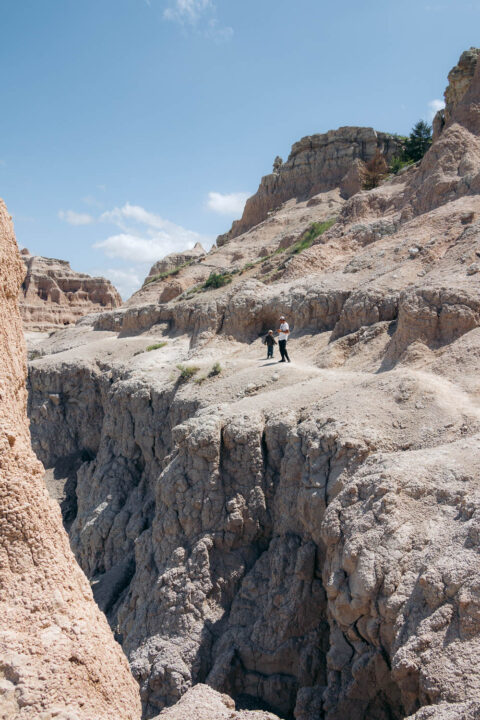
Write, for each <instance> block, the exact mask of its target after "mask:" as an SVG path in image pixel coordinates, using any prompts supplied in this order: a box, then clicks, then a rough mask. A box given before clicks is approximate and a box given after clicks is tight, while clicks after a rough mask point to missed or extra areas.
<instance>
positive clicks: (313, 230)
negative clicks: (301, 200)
mask: <svg viewBox="0 0 480 720" xmlns="http://www.w3.org/2000/svg"><path fill="white" fill-rule="evenodd" d="M335 222H336V218H330V220H325V222H314V223H312V224H311V225H310V227H309V228H308V229H307V230H305V232H304V233H303V235H302V236H301V238H300V240H298V241H297V242H296V243H294V244H293V245H291V246H290V247H289V248H288V252H289V253H290V254H291V255H297V254H298V253H301V252H302V251H303V250H307V249H308V248H309V247H311V246H312V245H313V243H314V241H315V240H316V239H317V237H319V236H320V235H323V233H324V232H326V231H327V230H329V229H330V228H331V227H332V225H333V224H334V223H335ZM276 252H277V251H276Z"/></svg>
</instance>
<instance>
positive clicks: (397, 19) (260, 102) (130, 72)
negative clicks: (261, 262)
mask: <svg viewBox="0 0 480 720" xmlns="http://www.w3.org/2000/svg"><path fill="white" fill-rule="evenodd" d="M0 9H1V24H2V41H1V43H0V62H1V68H2V89H1V98H2V109H1V112H0V196H1V197H3V198H4V200H5V201H6V202H7V205H8V207H9V210H10V212H11V213H12V215H13V217H14V221H15V227H16V232H17V239H18V242H19V244H20V245H22V246H26V247H28V248H29V249H30V251H31V252H32V253H34V254H40V255H46V256H50V257H60V258H63V259H66V260H69V261H70V262H71V265H72V267H73V268H74V269H75V270H79V271H83V272H89V273H92V274H104V275H106V276H108V277H110V278H111V279H112V280H113V282H114V283H115V284H116V285H117V287H119V289H120V290H121V292H122V294H123V295H124V297H128V295H129V294H130V293H131V292H132V291H133V290H134V289H135V287H136V286H138V285H139V284H140V283H141V281H142V280H143V278H144V276H145V275H146V273H147V271H148V268H149V266H150V265H151V264H152V263H153V261H154V260H156V259H158V258H159V257H161V256H162V255H163V254H165V253H167V252H171V251H172V250H174V249H184V248H185V247H187V246H188V245H191V244H192V243H193V242H195V241H196V240H200V241H203V242H204V243H205V244H206V245H210V244H211V243H212V242H213V241H214V239H215V237H216V236H217V235H218V234H219V233H221V232H225V231H226V230H227V229H228V228H229V227H230V224H231V222H232V220H233V219H235V218H236V217H238V216H239V215H240V214H241V208H242V204H243V202H244V199H245V197H246V196H247V195H248V194H251V193H253V192H255V190H256V188H257V186H258V182H259V180H260V178H261V176H262V175H264V174H266V173H268V172H270V170H271V166H272V162H273V159H274V157H275V156H276V155H277V154H280V155H281V156H282V157H283V158H284V159H285V158H286V157H287V155H288V153H289V150H290V146H291V144H292V143H293V142H295V141H296V140H298V139H300V138H301V137H302V136H304V135H308V134H312V133H315V132H324V131H326V130H329V129H331V128H336V127H339V126H341V125H369V126H373V127H375V128H376V129H378V130H384V131H390V132H398V133H402V134H408V132H409V130H410V128H411V127H412V125H413V124H414V123H415V122H416V121H417V120H418V119H419V118H426V119H430V117H431V107H432V106H431V103H434V102H435V101H436V102H437V103H438V102H439V101H441V100H442V97H443V91H444V89H445V85H446V78H447V74H448V71H449V70H450V68H451V67H452V66H453V65H454V64H455V63H456V62H457V59H458V57H459V55H460V53H461V52H462V51H463V50H464V49H466V48H468V47H470V46H471V45H476V44H478V42H479V41H480V37H479V35H478V32H477V35H475V32H474V30H475V28H477V30H478V28H479V27H480V23H479V21H480V3H478V2H472V1H469V2H466V1H464V0H438V1H437V0H404V1H403V2H401V3H399V2H398V1H395V2H393V1H391V0H364V1H363V2H359V1H358V0H344V2H342V3H339V2H323V1H322V0H295V2H293V1H291V0H288V1H287V0H0Z"/></svg>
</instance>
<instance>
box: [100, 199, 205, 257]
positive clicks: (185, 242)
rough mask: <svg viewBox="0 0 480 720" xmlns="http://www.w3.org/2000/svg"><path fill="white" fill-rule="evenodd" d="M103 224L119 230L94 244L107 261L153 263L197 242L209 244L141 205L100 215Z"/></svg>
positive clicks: (127, 204) (199, 236)
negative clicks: (108, 259) (110, 259)
mask: <svg viewBox="0 0 480 720" xmlns="http://www.w3.org/2000/svg"><path fill="white" fill-rule="evenodd" d="M100 220H101V221H102V222H108V223H111V224H113V225H115V226H116V227H117V228H118V229H120V230H122V232H121V233H116V234H114V235H110V236H109V237H107V238H105V240H101V241H99V242H97V243H95V244H94V246H93V247H94V248H96V249H98V250H102V251H103V252H104V253H105V255H106V256H107V257H109V258H120V259H122V260H126V261H129V262H132V263H137V264H138V263H145V262H150V263H153V262H156V261H157V260H160V259H161V258H162V257H164V256H165V255H167V254H168V253H170V252H173V251H174V250H177V251H178V250H186V249H187V248H192V247H193V246H194V245H195V243H196V242H201V243H202V244H205V245H207V246H208V245H211V244H212V238H209V237H206V236H202V235H200V234H199V233H197V232H194V231H193V230H187V229H186V228H183V227H182V226H181V225H176V224H175V223H172V222H170V221H169V220H165V219H164V218H162V217H161V216H160V215H157V214H155V213H152V212H149V211H148V210H145V208H143V207H141V206H140V205H131V204H130V203H128V202H127V203H125V205H123V207H117V208H114V209H113V210H109V211H108V212H105V213H103V214H102V215H101V216H100Z"/></svg>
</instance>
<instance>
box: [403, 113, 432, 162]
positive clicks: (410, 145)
mask: <svg viewBox="0 0 480 720" xmlns="http://www.w3.org/2000/svg"><path fill="white" fill-rule="evenodd" d="M431 144H432V128H431V126H430V125H429V124H428V123H426V122H425V120H419V121H418V122H417V123H416V125H414V127H413V129H412V132H411V133H410V135H409V137H408V138H407V141H406V143H405V159H406V160H413V162H417V160H421V159H422V157H423V156H424V155H425V153H426V152H427V150H428V148H429V147H430V145H431Z"/></svg>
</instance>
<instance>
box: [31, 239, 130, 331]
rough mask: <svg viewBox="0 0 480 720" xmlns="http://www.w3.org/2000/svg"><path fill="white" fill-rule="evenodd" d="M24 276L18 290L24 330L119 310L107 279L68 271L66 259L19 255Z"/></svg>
mask: <svg viewBox="0 0 480 720" xmlns="http://www.w3.org/2000/svg"><path fill="white" fill-rule="evenodd" d="M21 256H22V259H23V262H24V263H25V268H26V275H25V278H24V281H23V283H22V287H21V289H20V312H21V315H22V319H23V323H24V327H25V328H26V329H29V330H45V329H49V328H55V327H58V326H63V325H70V324H72V323H75V322H76V321H77V320H78V319H79V318H81V317H83V316H84V315H88V314H89V313H92V312H99V311H100V310H109V309H111V308H116V307H119V305H121V304H122V300H121V298H120V295H119V294H118V292H117V290H116V289H115V288H114V286H113V285H112V284H111V282H110V281H109V280H106V279H105V278H103V277H90V275H86V274H85V273H77V272H75V271H74V270H72V269H71V267H70V264H69V263H68V262H67V261H66V260H56V259H54V258H45V257H40V256H37V255H30V253H29V252H28V250H26V249H24V250H22V253H21Z"/></svg>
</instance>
